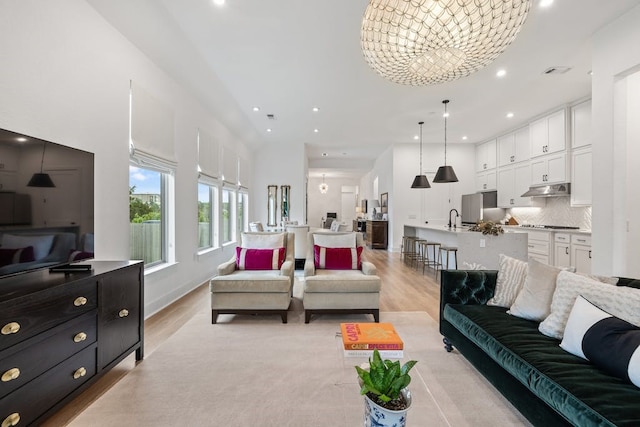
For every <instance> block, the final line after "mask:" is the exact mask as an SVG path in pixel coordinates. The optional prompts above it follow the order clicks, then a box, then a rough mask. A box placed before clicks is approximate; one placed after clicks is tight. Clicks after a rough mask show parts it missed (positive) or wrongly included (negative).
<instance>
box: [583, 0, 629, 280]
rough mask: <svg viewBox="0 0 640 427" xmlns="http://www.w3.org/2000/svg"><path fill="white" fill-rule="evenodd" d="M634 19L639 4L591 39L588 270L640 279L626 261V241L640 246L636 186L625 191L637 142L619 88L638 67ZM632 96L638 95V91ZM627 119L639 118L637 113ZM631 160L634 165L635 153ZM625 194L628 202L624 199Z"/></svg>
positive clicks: (624, 98) (623, 95)
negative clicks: (590, 254)
mask: <svg viewBox="0 0 640 427" xmlns="http://www.w3.org/2000/svg"><path fill="white" fill-rule="evenodd" d="M638 22H640V6H638V7H636V8H635V9H633V10H632V11H630V12H629V13H627V14H625V15H623V16H622V17H621V18H619V19H618V20H616V21H614V22H612V23H611V24H609V25H607V26H606V27H604V28H603V29H602V30H601V31H599V32H598V33H596V34H595V36H594V38H593V80H592V81H593V83H592V117H593V118H592V131H593V145H592V149H593V159H594V162H593V208H592V214H593V218H592V247H593V261H592V262H593V264H592V271H593V273H596V274H615V275H621V276H635V277H640V271H638V269H637V267H633V264H631V265H626V264H627V263H626V262H625V260H626V259H627V256H626V254H627V251H628V250H629V248H628V246H627V242H630V243H629V244H631V245H633V247H634V248H636V250H637V248H638V245H640V229H639V228H638V227H637V221H638V214H637V210H634V209H631V207H632V206H636V207H637V206H638V201H637V200H638V199H637V198H638V197H640V196H638V194H639V193H638V192H637V190H635V191H628V190H627V186H631V185H634V186H635V182H632V181H631V179H630V177H629V176H627V175H628V171H627V158H630V159H631V158H632V157H631V155H633V154H637V151H635V150H636V149H632V148H631V147H632V146H633V145H632V144H636V145H637V144H638V142H637V140H627V123H626V122H625V121H624V118H625V116H626V114H624V112H626V111H627V107H626V105H627V102H626V97H627V96H628V95H629V94H628V93H627V92H626V90H622V91H621V90H620V88H621V86H620V81H621V80H622V79H624V78H626V76H627V75H629V74H631V73H632V72H633V71H635V70H636V69H637V67H638V66H639V65H640V50H639V49H638V48H637V47H638V45H640V26H638ZM616 82H618V83H616ZM632 96H634V97H638V94H637V93H636V94H633V95H632ZM629 120H635V121H637V114H635V115H634V116H633V117H630V118H629ZM635 159H636V161H635V163H634V165H635V167H636V168H637V157H636V158H635ZM627 195H629V196H630V197H631V198H632V200H626V197H627ZM627 222H628V223H629V224H630V227H629V231H627ZM631 225H633V227H631ZM635 261H636V262H635V264H637V260H635Z"/></svg>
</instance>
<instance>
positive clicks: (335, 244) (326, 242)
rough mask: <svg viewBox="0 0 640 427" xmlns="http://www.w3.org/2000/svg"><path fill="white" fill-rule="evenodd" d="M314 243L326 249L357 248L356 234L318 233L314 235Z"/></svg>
mask: <svg viewBox="0 0 640 427" xmlns="http://www.w3.org/2000/svg"><path fill="white" fill-rule="evenodd" d="M313 243H314V245H318V246H322V247H324V248H355V247H356V233H345V234H332V233H317V234H314V235H313Z"/></svg>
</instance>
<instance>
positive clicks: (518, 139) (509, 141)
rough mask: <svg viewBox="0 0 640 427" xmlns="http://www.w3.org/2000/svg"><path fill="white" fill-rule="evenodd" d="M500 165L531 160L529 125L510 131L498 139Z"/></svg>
mask: <svg viewBox="0 0 640 427" xmlns="http://www.w3.org/2000/svg"><path fill="white" fill-rule="evenodd" d="M496 144H497V147H498V166H507V165H511V164H514V163H518V162H523V161H526V160H529V150H530V148H529V147H530V144H529V127H525V128H522V129H519V130H517V131H515V132H511V133H508V134H506V135H503V136H501V137H499V138H498V139H497V142H496Z"/></svg>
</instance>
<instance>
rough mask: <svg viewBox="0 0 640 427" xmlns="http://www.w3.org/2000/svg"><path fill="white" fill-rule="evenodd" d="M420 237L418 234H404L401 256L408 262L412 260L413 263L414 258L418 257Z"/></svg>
mask: <svg viewBox="0 0 640 427" xmlns="http://www.w3.org/2000/svg"><path fill="white" fill-rule="evenodd" d="M417 239H418V238H417V237H416V236H402V248H401V249H400V257H402V258H403V259H404V261H405V262H406V261H407V260H410V261H411V262H412V263H413V260H414V259H415V257H416V240H417Z"/></svg>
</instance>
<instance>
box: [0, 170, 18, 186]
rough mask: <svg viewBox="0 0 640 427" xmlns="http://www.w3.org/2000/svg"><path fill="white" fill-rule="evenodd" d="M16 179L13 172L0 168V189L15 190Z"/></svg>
mask: <svg viewBox="0 0 640 427" xmlns="http://www.w3.org/2000/svg"><path fill="white" fill-rule="evenodd" d="M17 183H18V179H17V176H16V173H15V172H5V171H3V170H0V191H16V187H17Z"/></svg>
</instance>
